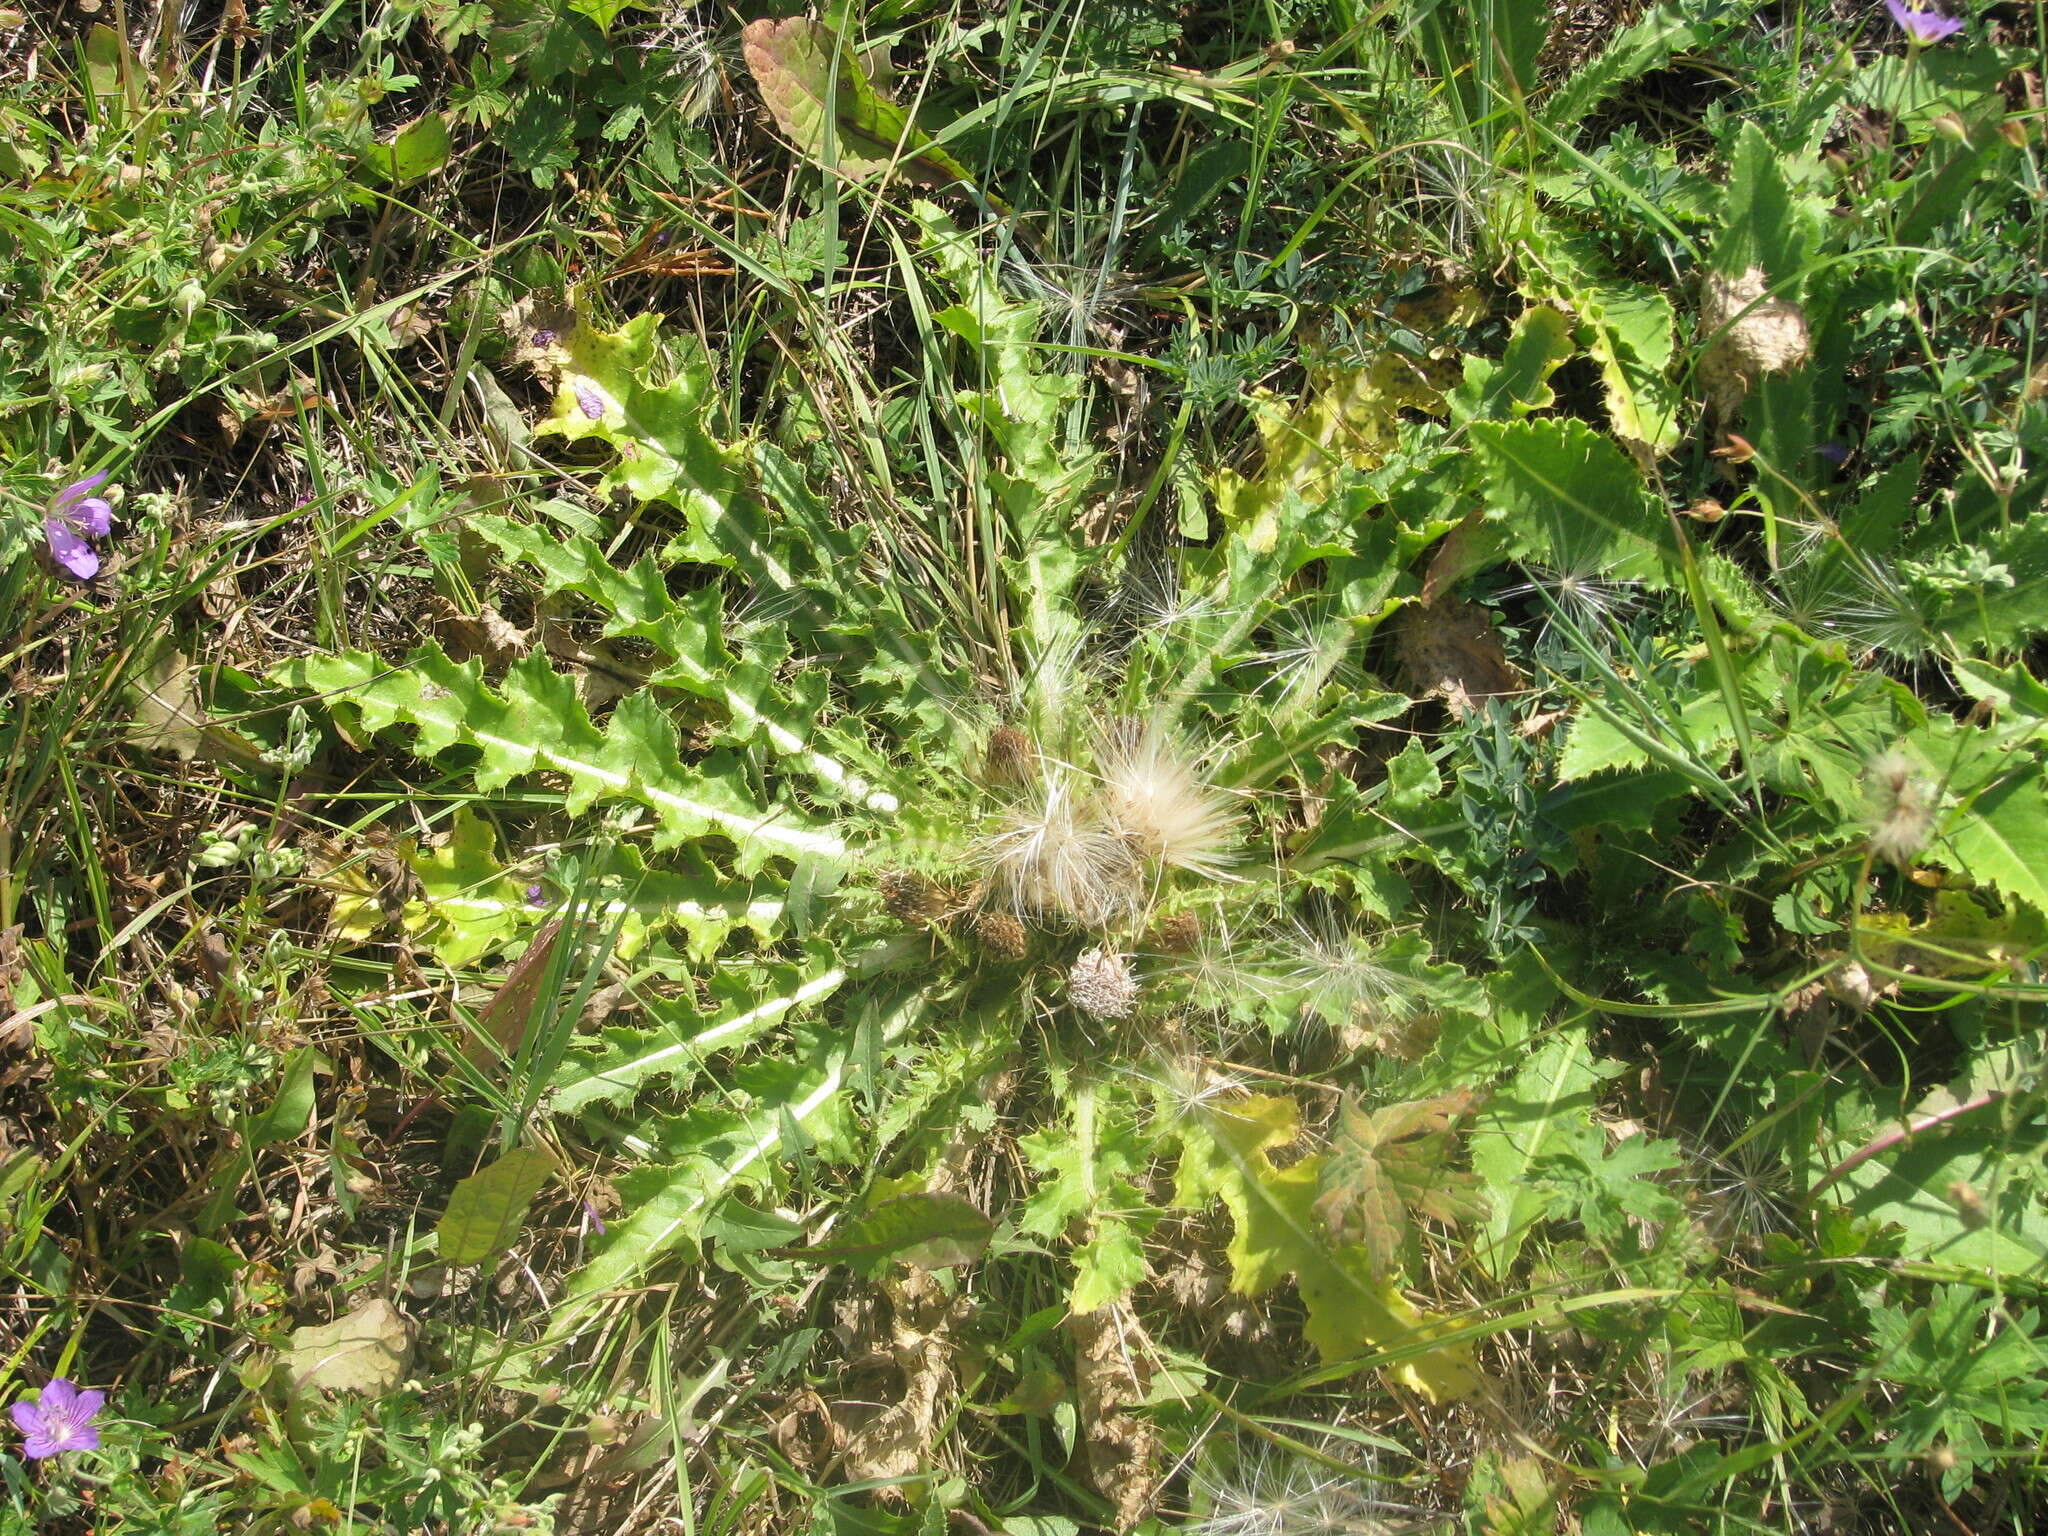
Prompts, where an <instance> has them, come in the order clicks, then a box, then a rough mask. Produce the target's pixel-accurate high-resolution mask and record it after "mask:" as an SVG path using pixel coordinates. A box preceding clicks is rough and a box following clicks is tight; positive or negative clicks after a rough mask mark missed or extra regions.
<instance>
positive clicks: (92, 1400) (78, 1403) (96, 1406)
mask: <svg viewBox="0 0 2048 1536" xmlns="http://www.w3.org/2000/svg"><path fill="white" fill-rule="evenodd" d="M106 1401H107V1394H106V1393H104V1392H101V1391H99V1390H98V1389H96V1388H94V1389H89V1390H87V1391H84V1392H81V1393H79V1394H78V1396H77V1397H75V1398H73V1399H72V1400H71V1417H72V1418H74V1419H76V1420H77V1421H78V1422H79V1423H81V1424H83V1423H84V1422H85V1421H86V1420H87V1419H89V1418H91V1417H92V1416H93V1415H94V1414H96V1413H98V1412H99V1411H100V1409H101V1408H103V1407H105V1406H106Z"/></svg>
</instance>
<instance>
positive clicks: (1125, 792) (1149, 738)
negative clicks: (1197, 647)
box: [1100, 728, 1238, 880]
mask: <svg viewBox="0 0 2048 1536" xmlns="http://www.w3.org/2000/svg"><path fill="white" fill-rule="evenodd" d="M1197 766H1198V763H1197V759H1196V757H1195V755H1194V754H1193V753H1192V752H1191V751H1190V750H1189V749H1188V748H1187V747H1186V746H1185V745H1184V744H1183V743H1181V742H1179V741H1177V740H1176V739H1175V738H1174V737H1172V736H1170V735H1169V734H1167V733H1166V732H1165V731H1163V730H1160V729H1157V728H1147V729H1144V730H1140V731H1137V732H1135V733H1132V734H1130V735H1128V736H1123V737H1116V736H1113V737H1112V739H1111V740H1110V741H1108V742H1106V743H1105V744H1104V746H1103V748H1102V751H1101V756H1100V772H1101V775H1102V797H1103V801H1104V803H1105V805H1106V807H1107V810H1108V813H1109V817H1110V820H1111V821H1112V822H1114V823H1115V825H1116V827H1117V828H1118V829H1119V830H1120V831H1122V832H1123V833H1124V835H1125V836H1127V837H1129V838H1130V840H1131V842H1132V843H1133V844H1134V845H1136V847H1137V848H1138V850H1139V851H1140V852H1141V853H1143V854H1144V855H1145V856H1146V857H1147V858H1149V859H1152V860H1154V861H1156V862H1157V863H1159V864H1162V865H1165V866H1167V867H1169V868H1172V869H1184V870H1186V871H1187V872H1188V873H1189V874H1191V875H1196V876H1199V877H1200V878H1202V879H1205V880H1219V879H1222V878H1223V877H1224V876H1225V875H1226V874H1227V873H1228V871H1229V866H1230V862H1231V849H1232V846H1233V845H1234V844H1235V843H1236V842H1237V836H1238V816H1237V811H1236V808H1235V807H1234V806H1233V805H1232V804H1231V802H1230V799H1229V797H1228V796H1227V795H1225V794H1224V793H1223V792H1222V791H1220V790H1218V789H1216V788H1214V787H1213V786H1211V785H1208V784H1205V783H1203V782H1202V780H1201V778H1200V776H1199V774H1198V772H1197Z"/></svg>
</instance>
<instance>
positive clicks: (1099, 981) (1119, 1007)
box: [1067, 949, 1138, 1019]
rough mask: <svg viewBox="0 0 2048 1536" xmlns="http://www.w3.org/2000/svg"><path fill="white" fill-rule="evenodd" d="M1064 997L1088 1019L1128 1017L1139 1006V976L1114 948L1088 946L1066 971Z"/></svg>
mask: <svg viewBox="0 0 2048 1536" xmlns="http://www.w3.org/2000/svg"><path fill="white" fill-rule="evenodd" d="M1067 1000H1068V1001H1069V1002H1071V1003H1072V1004H1073V1005H1074V1006H1075V1007H1076V1008H1078V1009H1079V1010H1080V1011H1081V1012H1082V1013H1085V1014H1086V1015H1088V1017H1089V1018H1091V1019H1128V1018H1129V1017H1130V1016H1131V1015H1132V1014H1133V1013H1135V1012H1136V1011H1137V1008H1138V978H1137V977H1135V976H1133V975H1132V974H1131V962H1130V961H1129V960H1127V959H1125V958H1124V957H1123V956H1122V955H1120V954H1118V953H1117V952H1116V951H1115V950H1113V949H1091V950H1088V951H1086V952H1085V953H1084V954H1082V955H1081V956H1080V958H1078V959H1077V960H1075V961H1074V965H1073V969H1071V970H1070V971H1068V972H1067Z"/></svg>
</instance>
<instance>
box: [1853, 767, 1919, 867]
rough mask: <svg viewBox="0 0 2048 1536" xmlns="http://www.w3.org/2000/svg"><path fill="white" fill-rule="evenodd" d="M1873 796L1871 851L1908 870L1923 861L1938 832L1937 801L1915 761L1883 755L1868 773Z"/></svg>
mask: <svg viewBox="0 0 2048 1536" xmlns="http://www.w3.org/2000/svg"><path fill="white" fill-rule="evenodd" d="M1863 783H1864V788H1865V790H1866V791H1867V792H1868V793H1869V796H1870V830H1869V841H1870V851H1871V853H1872V854H1874V855H1875V856H1876V857H1878V858H1880V859H1884V860H1887V861H1889V862H1890V863H1893V864H1896V865H1897V866H1898V867H1899V868H1901V869H1905V868H1907V867H1908V866H1910V865H1911V864H1912V862H1913V860H1914V859H1916V858H1917V857H1919V854H1920V850H1921V849H1923V848H1925V847H1926V846H1927V839H1928V837H1929V836H1930V835H1931V834H1932V833H1933V831H1934V797H1933V795H1932V793H1931V792H1930V791H1929V789H1928V787H1927V782H1926V780H1924V779H1922V778H1921V777H1920V774H1919V771H1918V770H1917V769H1916V768H1915V767H1914V765H1913V760H1912V759H1911V758H1909V757H1907V756H1906V754H1905V753H1903V752H1881V753H1879V754H1878V755H1877V756H1876V757H1874V758H1872V759H1871V760H1870V765H1869V767H1867V768H1866V769H1865V770H1864V773H1863Z"/></svg>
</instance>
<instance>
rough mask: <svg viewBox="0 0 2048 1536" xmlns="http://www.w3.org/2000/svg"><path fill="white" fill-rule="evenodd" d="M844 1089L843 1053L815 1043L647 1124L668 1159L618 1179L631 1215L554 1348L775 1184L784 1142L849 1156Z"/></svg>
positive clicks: (553, 1329)
mask: <svg viewBox="0 0 2048 1536" xmlns="http://www.w3.org/2000/svg"><path fill="white" fill-rule="evenodd" d="M845 1087H846V1049H845V1047H844V1046H843V1045H834V1046H829V1047H828V1046H823V1045H820V1046H814V1047H812V1048H811V1049H810V1050H808V1051H807V1052H806V1053H805V1054H804V1056H803V1057H802V1058H801V1059H799V1060H796V1061H788V1060H772V1061H759V1062H752V1063H749V1064H748V1065H746V1066H744V1067H741V1068H739V1069H737V1070H736V1071H734V1073H733V1074H732V1077H731V1080H730V1081H729V1082H728V1083H727V1085H726V1091H725V1092H724V1094H722V1095H721V1096H720V1097H719V1098H716V1099H711V1098H706V1099H703V1100H700V1101H699V1102H698V1103H697V1104H696V1106H695V1107H694V1108H692V1109H691V1110H690V1111H689V1112H688V1113H686V1114H684V1115H682V1116H680V1117H678V1118H677V1119H675V1120H673V1121H669V1122H666V1123H665V1124H662V1123H656V1124H653V1125H645V1124H643V1126H642V1127H641V1131H642V1132H643V1133H645V1134H647V1136H648V1139H651V1140H655V1141H656V1142H657V1143H658V1148H659V1150H658V1151H657V1153H656V1156H657V1157H658V1158H659V1159H660V1160H659V1161H657V1162H654V1163H651V1164H649V1165H648V1166H646V1167H643V1168H640V1169H636V1170H635V1171H634V1172H632V1173H630V1174H628V1175H626V1176H625V1177H624V1178H623V1179H621V1180H619V1193H620V1195H621V1197H622V1198H623V1200H624V1202H625V1206H626V1210H627V1212H628V1214H627V1215H626V1216H625V1217H624V1218H622V1219H621V1220H619V1221H617V1222H615V1223H613V1225H612V1230H611V1234H610V1238H609V1240H608V1241H607V1243H606V1245H605V1247H604V1248H603V1250H602V1251H601V1252H599V1253H598V1255H597V1256H596V1257H595V1258H593V1259H592V1260H591V1261H590V1262H589V1263H588V1264H586V1265H584V1266H583V1268H582V1269H580V1270H578V1271H577V1272H576V1273H575V1274H573V1275H571V1276H570V1277H569V1280H568V1283H567V1285H566V1286H565V1287H564V1293H563V1302H562V1305H561V1306H559V1307H558V1308H557V1309H556V1311H555V1314H554V1319H553V1321H552V1322H551V1323H550V1325H549V1328H548V1335H547V1340H546V1345H547V1346H549V1347H552V1346H556V1345H559V1344H561V1343H563V1342H565V1341H566V1340H568V1339H571V1338H573V1337H575V1336H576V1334H577V1333H578V1332H580V1331H581V1330H582V1328H583V1326H584V1324H585V1322H586V1321H587V1320H588V1318H589V1316H590V1312H591V1309H592V1308H593V1307H594V1306H595V1305H596V1303H598V1302H599V1301H601V1300H602V1299H603V1298H604V1297H605V1296H606V1295H607V1294H608V1293H611V1292H615V1291H620V1290H623V1289H625V1288H627V1287H629V1286H632V1285H633V1284H635V1283H636V1282H637V1281H638V1280H639V1278H640V1276H641V1275H642V1274H644V1273H645V1272H646V1270H647V1267H648V1266H649V1265H650V1264H652V1263H653V1262H654V1261H655V1260H656V1259H659V1258H661V1257H662V1256H663V1255H665V1254H668V1253H672V1252H675V1251H677V1250H682V1251H685V1252H687V1251H690V1250H691V1249H693V1248H694V1247H695V1245H696V1242H697V1239H698V1236H699V1235H700V1234H701V1232H702V1231H703V1227H704V1220H705V1218H706V1217H707V1216H708V1215H709V1214H710V1212H711V1209H712V1207H713V1206H714V1205H716V1204H717V1202H718V1201H719V1200H721V1199H722V1198H724V1197H725V1196H726V1195H727V1194H729V1193H731V1192H732V1191H734V1190H736V1189H743V1188H759V1187H761V1186H763V1185H766V1184H768V1183H769V1182H770V1181H771V1180H772V1179H773V1178H774V1175H775V1170H776V1166H777V1164H778V1162H779V1161H780V1159H781V1156H782V1153H783V1144H784V1138H785V1137H787V1136H789V1135H791V1134H792V1133H795V1134H798V1135H801V1136H802V1137H803V1138H804V1139H805V1141H806V1142H807V1143H808V1144H809V1145H810V1149H811V1151H812V1154H813V1155H814V1156H817V1155H838V1156H843V1155H844V1153H845V1147H844V1140H845V1132H846V1129H847V1125H848V1122H849V1118H850V1116H849V1097H848V1095H847V1094H846V1092H845Z"/></svg>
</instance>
